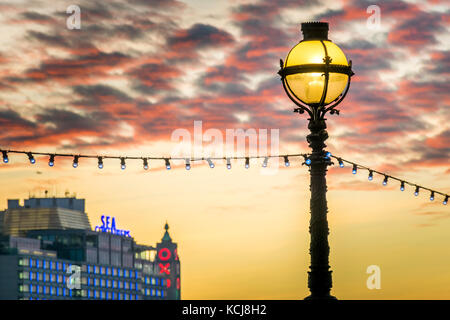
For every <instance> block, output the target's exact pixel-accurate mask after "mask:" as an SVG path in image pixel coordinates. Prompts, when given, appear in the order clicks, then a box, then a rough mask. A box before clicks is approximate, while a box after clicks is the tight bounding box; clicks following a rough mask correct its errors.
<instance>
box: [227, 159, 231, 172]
mask: <svg viewBox="0 0 450 320" xmlns="http://www.w3.org/2000/svg"><path fill="white" fill-rule="evenodd" d="M227 169H228V170H230V169H231V160H230V158H227Z"/></svg>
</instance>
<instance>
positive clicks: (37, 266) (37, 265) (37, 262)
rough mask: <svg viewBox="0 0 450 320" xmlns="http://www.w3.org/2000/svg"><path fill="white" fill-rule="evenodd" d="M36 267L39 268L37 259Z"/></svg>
mask: <svg viewBox="0 0 450 320" xmlns="http://www.w3.org/2000/svg"><path fill="white" fill-rule="evenodd" d="M36 268H39V260H36Z"/></svg>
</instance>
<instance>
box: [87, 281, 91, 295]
mask: <svg viewBox="0 0 450 320" xmlns="http://www.w3.org/2000/svg"><path fill="white" fill-rule="evenodd" d="M88 279H89V278H88ZM87 297H88V298H90V297H91V290H88V291H87Z"/></svg>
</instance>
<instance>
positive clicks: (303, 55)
mask: <svg viewBox="0 0 450 320" xmlns="http://www.w3.org/2000/svg"><path fill="white" fill-rule="evenodd" d="M301 30H302V33H303V40H302V41H300V42H299V43H298V44H297V45H296V46H295V47H293V48H292V49H291V51H290V52H289V54H288V55H287V57H286V60H285V62H284V63H283V60H280V67H281V69H280V71H279V72H278V74H279V75H280V76H281V81H282V83H283V88H284V90H285V91H286V94H287V95H288V97H289V98H290V99H291V100H292V101H293V102H294V103H295V104H296V105H297V106H298V108H295V109H294V112H298V113H299V114H303V113H305V112H306V113H307V114H308V115H309V119H308V120H309V124H308V129H309V130H310V132H311V133H310V134H309V135H308V136H307V137H306V140H307V141H308V143H309V147H310V148H311V149H312V154H311V156H310V157H309V160H310V164H309V172H310V176H311V185H310V189H311V201H310V209H311V219H310V225H309V232H310V234H311V244H310V250H309V253H310V255H311V266H310V269H311V270H310V271H309V272H308V287H309V290H310V292H311V295H310V296H308V297H307V298H306V299H336V298H335V297H333V296H331V295H330V291H331V287H332V280H331V272H332V271H331V270H330V266H329V260H328V257H329V253H330V247H329V245H328V234H329V229H328V221H327V212H328V208H327V198H326V192H327V185H326V178H325V176H326V172H327V167H328V166H329V165H331V164H332V163H331V160H330V157H329V156H328V155H327V153H326V151H325V150H324V148H325V147H326V145H325V140H326V139H327V138H328V133H327V131H326V128H327V126H326V123H325V121H326V118H325V114H326V113H327V112H330V114H337V115H339V110H337V109H335V107H336V106H337V105H338V104H339V103H340V102H341V101H342V100H343V99H344V97H345V95H346V94H347V92H348V89H349V88H350V78H351V76H352V75H353V74H354V73H353V71H352V63H351V61H347V58H346V57H345V55H344V53H343V52H342V50H341V49H340V48H339V47H338V46H337V45H335V44H334V43H332V42H331V41H330V40H329V39H328V23H326V22H307V23H302V29H301ZM308 162H309V161H308Z"/></svg>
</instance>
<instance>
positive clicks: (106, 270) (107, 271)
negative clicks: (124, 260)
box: [105, 267, 109, 275]
mask: <svg viewBox="0 0 450 320" xmlns="http://www.w3.org/2000/svg"><path fill="white" fill-rule="evenodd" d="M105 273H106V274H107V275H109V268H108V267H106V268H105Z"/></svg>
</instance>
